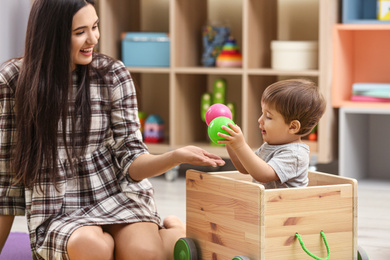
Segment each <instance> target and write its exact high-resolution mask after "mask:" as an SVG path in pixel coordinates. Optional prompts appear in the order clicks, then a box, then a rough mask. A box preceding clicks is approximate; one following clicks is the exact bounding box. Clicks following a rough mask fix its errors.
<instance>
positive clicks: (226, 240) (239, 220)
mask: <svg viewBox="0 0 390 260" xmlns="http://www.w3.org/2000/svg"><path fill="white" fill-rule="evenodd" d="M186 194H187V197H186V209H187V211H186V230H187V237H185V238H181V239H179V240H178V241H177V243H176V246H175V249H174V259H175V260H197V259H202V260H209V259H210V260H211V259H222V260H226V259H228V260H230V259H234V260H244V259H246V260H248V259H250V260H260V259H272V260H279V259H280V260H281V259H283V260H284V259H313V258H314V259H323V260H325V259H329V256H331V258H330V259H358V260H367V259H368V256H367V254H366V252H365V251H364V250H362V248H361V247H359V246H358V244H357V181H356V180H354V179H351V178H345V177H341V176H336V175H333V174H326V173H321V172H314V171H309V187H303V188H291V189H265V188H264V186H263V185H261V184H258V183H254V182H253V181H252V177H251V176H250V175H248V174H241V173H239V172H237V171H228V172H211V173H207V172H201V171H196V170H188V171H187V173H186Z"/></svg>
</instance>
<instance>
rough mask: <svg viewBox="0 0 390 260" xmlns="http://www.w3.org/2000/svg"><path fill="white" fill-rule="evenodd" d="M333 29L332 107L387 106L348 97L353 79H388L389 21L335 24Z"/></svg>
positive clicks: (376, 81) (364, 80) (360, 80)
mask: <svg viewBox="0 0 390 260" xmlns="http://www.w3.org/2000/svg"><path fill="white" fill-rule="evenodd" d="M333 29H334V30H333V48H334V49H333V82H332V105H333V107H336V108H338V107H341V106H364V107H387V108H390V104H388V103H379V102H352V101H350V98H351V95H352V85H353V83H356V82H370V83H388V82H390V74H389V73H388V62H389V60H390V48H389V46H388V43H389V42H390V25H352V24H338V25H335V26H334V28H333Z"/></svg>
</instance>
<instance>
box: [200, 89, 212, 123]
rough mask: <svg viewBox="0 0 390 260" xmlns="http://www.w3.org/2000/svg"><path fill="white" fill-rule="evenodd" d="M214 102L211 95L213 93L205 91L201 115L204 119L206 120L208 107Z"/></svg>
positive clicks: (201, 103)
mask: <svg viewBox="0 0 390 260" xmlns="http://www.w3.org/2000/svg"><path fill="white" fill-rule="evenodd" d="M211 104H212V97H211V94H210V93H204V94H203V95H202V97H201V99H200V116H201V118H202V120H203V121H206V117H205V116H206V112H207V109H209V107H210V106H211Z"/></svg>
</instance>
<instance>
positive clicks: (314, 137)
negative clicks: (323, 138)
mask: <svg viewBox="0 0 390 260" xmlns="http://www.w3.org/2000/svg"><path fill="white" fill-rule="evenodd" d="M308 139H309V140H310V141H317V126H315V127H314V128H313V130H311V133H310V134H309V136H308Z"/></svg>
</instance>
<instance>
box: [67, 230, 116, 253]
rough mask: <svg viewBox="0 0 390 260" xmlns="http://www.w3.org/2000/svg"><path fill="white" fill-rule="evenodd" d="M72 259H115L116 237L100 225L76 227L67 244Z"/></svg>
mask: <svg viewBox="0 0 390 260" xmlns="http://www.w3.org/2000/svg"><path fill="white" fill-rule="evenodd" d="M67 251H68V255H69V257H70V259H71V260H79V259H83V260H89V259H91V260H114V239H113V238H112V236H111V235H110V234H109V233H107V232H104V231H103V229H102V227H100V226H84V227H81V228H78V229H76V230H75V231H74V232H73V233H72V235H71V236H70V238H69V241H68V244H67Z"/></svg>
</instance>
